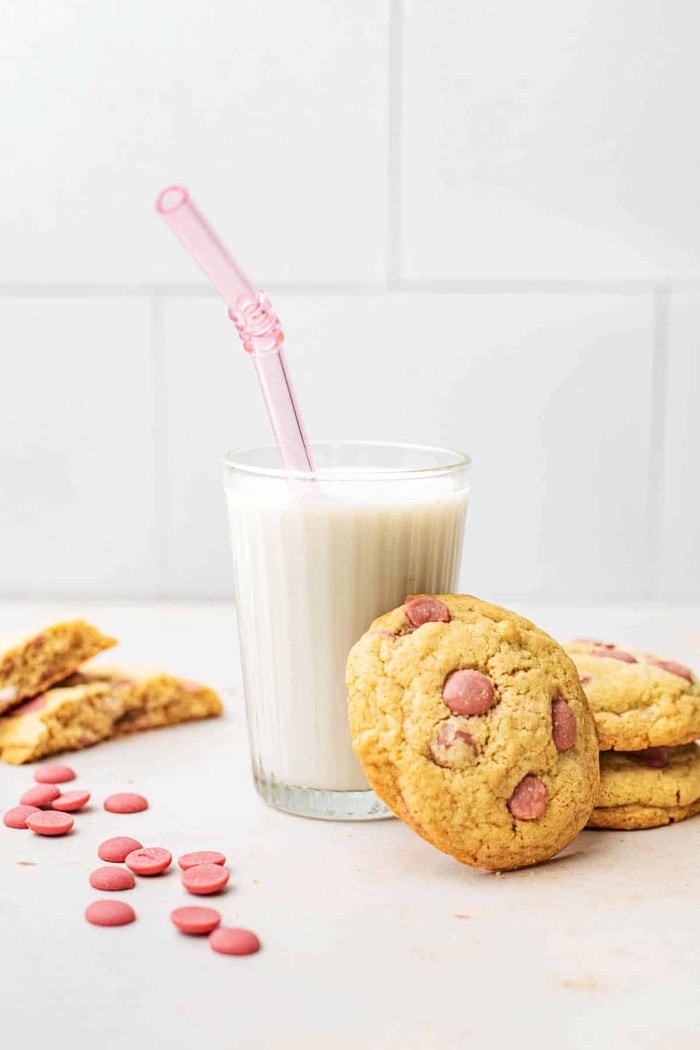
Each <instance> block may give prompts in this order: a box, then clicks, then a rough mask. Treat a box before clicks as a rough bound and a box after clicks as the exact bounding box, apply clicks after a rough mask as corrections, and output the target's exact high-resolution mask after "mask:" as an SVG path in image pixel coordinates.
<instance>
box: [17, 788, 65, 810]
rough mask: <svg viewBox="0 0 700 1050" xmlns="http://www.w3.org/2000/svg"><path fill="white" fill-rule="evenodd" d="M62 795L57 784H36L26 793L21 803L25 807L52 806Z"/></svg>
mask: <svg viewBox="0 0 700 1050" xmlns="http://www.w3.org/2000/svg"><path fill="white" fill-rule="evenodd" d="M60 794H61V792H60V789H59V788H57V787H56V785H55V784H35V785H34V787H30V788H28V790H27V791H25V792H24V794H23V795H22V796H21V798H20V802H21V803H22V805H23V806H39V807H41V806H50V805H51V803H52V802H53V801H54V799H56V798H58V796H59V795H60Z"/></svg>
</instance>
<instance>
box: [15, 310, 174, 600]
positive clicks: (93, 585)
mask: <svg viewBox="0 0 700 1050" xmlns="http://www.w3.org/2000/svg"><path fill="white" fill-rule="evenodd" d="M0 331H1V332H2V357H3V362H4V363H5V367H4V368H3V375H4V382H3V385H2V392H3V397H2V404H3V408H2V412H0V450H1V451H0V478H1V488H0V591H2V593H4V594H14V595H18V596H21V595H27V594H33V593H39V594H42V593H43V594H67V595H71V594H92V595H94V594H100V593H104V592H107V593H111V594H120V595H137V594H143V593H152V591H153V588H154V586H155V574H154V565H155V553H156V549H157V537H156V534H155V504H154V480H155V478H154V462H153V449H154V441H153V417H152V406H153V375H152V366H151V356H150V353H149V307H148V303H147V302H146V301H145V300H137V299H129V298H124V299H119V300H117V301H113V300H111V299H103V298H94V299H90V300H88V301H81V300H77V299H74V300H68V301H62V300H56V299H53V298H43V299H41V298H33V299H23V300H7V299H0ZM7 365H9V367H7Z"/></svg>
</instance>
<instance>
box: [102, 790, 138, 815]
mask: <svg viewBox="0 0 700 1050" xmlns="http://www.w3.org/2000/svg"><path fill="white" fill-rule="evenodd" d="M104 808H105V809H106V810H107V812H108V813H140V812H141V810H143V809H148V800H147V799H145V798H144V797H143V795H137V794H136V792H134V791H120V792H119V793H118V794H116V795H110V796H109V798H106V799H105V800H104Z"/></svg>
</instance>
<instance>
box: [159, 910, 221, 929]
mask: <svg viewBox="0 0 700 1050" xmlns="http://www.w3.org/2000/svg"><path fill="white" fill-rule="evenodd" d="M170 918H171V919H172V921H173V922H174V923H175V925H176V926H177V928H178V930H181V931H182V933H211V931H212V930H215V929H216V927H217V926H218V925H219V923H220V922H221V916H220V915H219V913H218V911H216V910H215V909H214V908H201V907H197V905H190V906H186V907H184V908H175V910H174V911H171V912H170Z"/></svg>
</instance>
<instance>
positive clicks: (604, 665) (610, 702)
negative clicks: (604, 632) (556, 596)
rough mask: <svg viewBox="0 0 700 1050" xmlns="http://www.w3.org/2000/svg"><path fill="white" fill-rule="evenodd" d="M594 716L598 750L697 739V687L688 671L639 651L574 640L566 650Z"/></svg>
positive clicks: (699, 721)
mask: <svg viewBox="0 0 700 1050" xmlns="http://www.w3.org/2000/svg"><path fill="white" fill-rule="evenodd" d="M565 649H566V651H567V652H568V653H569V655H570V656H571V658H572V660H573V661H574V663H575V664H576V667H577V669H578V672H579V675H580V678H581V684H582V685H583V688H584V691H585V693H586V696H587V697H588V701H589V703H590V705H591V710H592V711H593V717H594V718H595V723H596V730H597V732H598V740H599V744H600V749H601V751H610V750H614V751H639V750H642V749H644V748H649V747H657V746H665V745H667V746H675V745H678V744H687V743H690V742H691V741H692V740H695V739H696V738H697V737H700V683H699V682H698V679H697V677H696V676H695V675H694V674H693V672H692V671H691V670H690V668H689V667H686V666H685V665H684V664H679V663H677V662H676V661H675V660H670V659H668V658H667V657H664V656H658V655H655V654H654V653H648V652H645V651H644V650H642V649H630V648H621V647H619V646H617V645H615V644H614V643H612V642H601V641H597V640H596V639H591V638H577V639H574V641H572V642H569V643H568V644H567V645H566V646H565Z"/></svg>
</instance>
